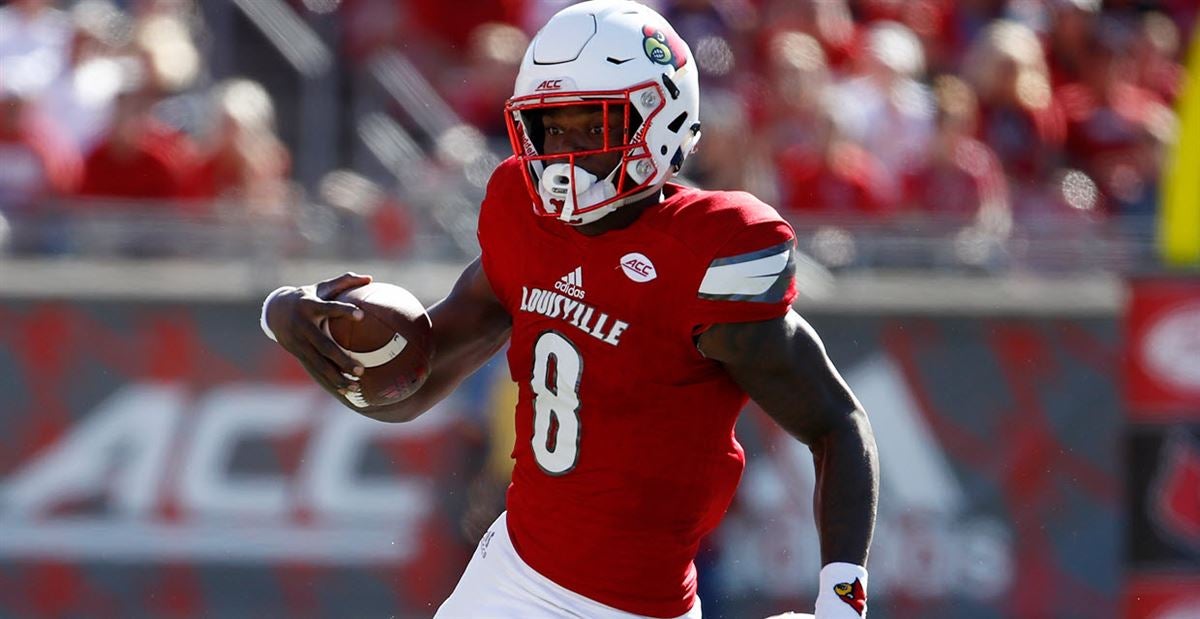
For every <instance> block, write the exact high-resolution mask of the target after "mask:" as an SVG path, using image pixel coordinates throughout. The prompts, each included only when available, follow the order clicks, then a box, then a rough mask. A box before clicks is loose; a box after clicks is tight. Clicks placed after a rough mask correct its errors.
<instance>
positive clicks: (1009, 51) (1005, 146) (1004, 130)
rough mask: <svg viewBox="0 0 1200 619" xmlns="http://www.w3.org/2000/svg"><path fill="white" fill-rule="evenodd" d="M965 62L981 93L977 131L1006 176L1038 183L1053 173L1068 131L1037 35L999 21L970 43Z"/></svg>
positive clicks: (971, 78) (968, 74) (967, 72)
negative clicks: (996, 158)
mask: <svg viewBox="0 0 1200 619" xmlns="http://www.w3.org/2000/svg"><path fill="white" fill-rule="evenodd" d="M963 66H964V68H965V74H966V77H967V79H968V81H969V83H971V85H972V86H973V87H974V88H975V91H976V93H977V95H978V97H979V107H980V123H979V125H980V126H979V136H980V138H981V139H982V140H983V141H984V142H985V143H986V144H987V145H988V146H990V147H991V148H992V149H993V150H994V151H995V152H996V154H997V155H998V156H999V158H1000V162H1001V164H1002V165H1003V166H1004V170H1005V172H1006V173H1007V174H1008V175H1009V177H1010V179H1012V180H1013V181H1014V182H1016V183H1018V184H1022V185H1026V186H1036V185H1039V184H1041V183H1042V182H1044V181H1045V180H1046V179H1047V178H1049V177H1051V176H1052V175H1053V174H1054V171H1055V170H1057V169H1058V166H1059V164H1060V161H1061V158H1062V146H1063V141H1064V139H1065V131H1066V130H1065V125H1064V120H1063V116H1062V111H1061V110H1060V109H1059V107H1058V105H1057V103H1056V102H1055V100H1054V96H1053V92H1052V90H1051V88H1050V77H1049V73H1048V69H1047V67H1046V57H1045V54H1044V53H1043V51H1042V46H1041V42H1039V41H1038V39H1037V36H1036V35H1034V33H1033V31H1032V30H1030V29H1029V28H1028V27H1026V26H1022V25H1020V24H1017V23H1015V22H1011V21H997V22H995V23H993V24H992V25H991V26H989V27H988V28H987V30H985V31H984V33H983V35H982V36H980V38H979V39H978V40H976V41H975V42H974V44H973V45H972V46H971V49H970V50H969V51H968V53H967V56H966V58H965V59H964V62H963Z"/></svg>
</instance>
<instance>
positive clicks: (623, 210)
mask: <svg viewBox="0 0 1200 619" xmlns="http://www.w3.org/2000/svg"><path fill="white" fill-rule="evenodd" d="M661 201H662V192H661V191H658V192H654V193H653V194H651V195H649V196H646V197H645V198H642V199H641V200H638V201H637V202H633V203H630V204H626V205H625V206H622V207H620V208H618V209H617V210H615V211H613V212H611V213H609V214H608V215H605V216H604V217H601V218H600V219H599V220H597V221H593V222H592V223H590V224H583V225H580V226H574V228H575V231H576V232H578V233H580V234H582V235H584V236H599V235H601V234H604V233H605V232H611V231H613V230H621V229H623V228H628V227H629V226H632V225H633V222H635V221H637V220H638V218H639V217H641V216H642V213H643V212H645V211H646V209H648V208H650V207H651V206H654V205H655V204H658V203H659V202H661Z"/></svg>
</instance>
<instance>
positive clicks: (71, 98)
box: [38, 0, 132, 152]
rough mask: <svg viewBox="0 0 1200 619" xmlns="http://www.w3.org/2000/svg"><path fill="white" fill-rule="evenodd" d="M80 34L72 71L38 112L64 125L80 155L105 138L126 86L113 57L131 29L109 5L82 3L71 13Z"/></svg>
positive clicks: (72, 51)
mask: <svg viewBox="0 0 1200 619" xmlns="http://www.w3.org/2000/svg"><path fill="white" fill-rule="evenodd" d="M71 19H72V21H73V23H74V26H75V29H74V33H73V34H72V37H71V43H70V47H69V52H68V57H67V68H66V70H65V71H63V73H62V74H60V75H59V76H58V77H57V78H56V79H55V80H54V81H53V82H52V83H51V84H50V85H49V87H48V88H47V89H46V91H45V93H44V94H43V96H42V98H41V100H40V101H39V102H38V103H39V106H40V107H41V108H42V109H43V110H45V112H46V114H47V115H48V116H51V117H53V118H56V119H58V120H59V121H60V122H61V123H62V124H63V129H64V130H65V132H66V134H67V136H68V137H69V138H70V139H71V140H72V141H73V142H74V144H75V147H76V148H77V149H78V150H79V151H80V152H89V151H91V149H92V148H93V147H94V146H95V145H96V143H97V142H98V141H99V140H100V138H101V137H103V135H104V133H105V131H107V129H108V122H109V119H110V117H111V116H112V104H113V100H114V98H115V97H116V95H117V90H118V89H119V88H120V86H121V79H122V68H121V62H120V60H118V59H117V58H116V57H115V56H114V55H115V54H116V53H117V51H118V50H119V49H120V48H121V47H122V46H123V45H125V44H127V43H128V40H127V39H128V35H129V29H130V28H131V27H132V26H131V24H130V23H129V21H128V19H127V18H126V17H125V15H124V14H123V13H121V12H120V11H118V10H117V9H116V7H114V6H113V5H112V4H111V3H109V2H106V1H104V0H83V1H82V2H80V3H79V4H76V5H75V7H74V8H73V9H72V11H71Z"/></svg>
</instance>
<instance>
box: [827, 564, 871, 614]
mask: <svg viewBox="0 0 1200 619" xmlns="http://www.w3.org/2000/svg"><path fill="white" fill-rule="evenodd" d="M816 616H817V617H820V618H821V619H841V618H846V619H855V618H857V617H866V616H867V570H866V568H864V567H862V566H861V565H854V564H853V563H830V564H828V565H826V566H825V567H823V568H821V589H820V591H819V592H818V593H817V613H816Z"/></svg>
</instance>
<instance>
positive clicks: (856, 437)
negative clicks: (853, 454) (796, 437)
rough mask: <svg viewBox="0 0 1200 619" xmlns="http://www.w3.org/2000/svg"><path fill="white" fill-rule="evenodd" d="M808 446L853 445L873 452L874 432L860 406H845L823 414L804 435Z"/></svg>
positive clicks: (874, 449)
mask: <svg viewBox="0 0 1200 619" xmlns="http://www.w3.org/2000/svg"><path fill="white" fill-rule="evenodd" d="M804 442H805V443H808V444H809V445H810V446H813V447H819V446H832V445H854V446H859V448H861V449H863V450H866V451H870V452H872V453H873V452H875V451H876V446H875V433H874V431H873V430H872V429H871V420H870V419H868V418H867V413H866V411H864V410H863V409H862V407H861V406H853V407H845V408H842V409H840V410H838V411H836V412H830V413H828V414H827V415H826V416H825V423H823V424H820V426H818V428H817V429H816V431H815V432H812V433H811V434H810V435H809V436H808V437H806V440H805V441H804Z"/></svg>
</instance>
